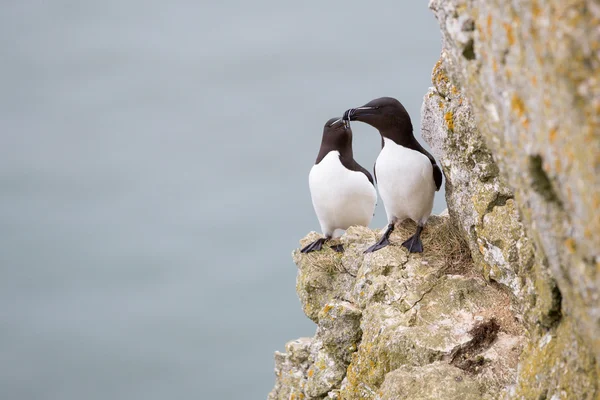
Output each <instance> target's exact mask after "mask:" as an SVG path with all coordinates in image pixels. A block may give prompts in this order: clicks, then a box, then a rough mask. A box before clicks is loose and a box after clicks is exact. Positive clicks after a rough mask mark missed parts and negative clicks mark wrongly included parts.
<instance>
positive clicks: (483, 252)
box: [479, 244, 485, 255]
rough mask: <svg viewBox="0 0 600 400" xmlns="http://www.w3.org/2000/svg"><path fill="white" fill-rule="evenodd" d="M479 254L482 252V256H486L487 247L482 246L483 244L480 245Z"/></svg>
mask: <svg viewBox="0 0 600 400" xmlns="http://www.w3.org/2000/svg"><path fill="white" fill-rule="evenodd" d="M479 252H480V253H481V254H482V255H485V247H483V245H482V244H480V245H479Z"/></svg>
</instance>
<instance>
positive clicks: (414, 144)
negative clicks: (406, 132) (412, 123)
mask: <svg viewBox="0 0 600 400" xmlns="http://www.w3.org/2000/svg"><path fill="white" fill-rule="evenodd" d="M406 147H408V148H410V149H412V150H416V151H418V152H419V153H422V154H423V155H425V156H427V158H429V161H431V165H432V166H433V181H434V182H435V191H436V192H437V191H438V190H440V188H441V187H442V176H443V174H442V170H441V169H440V167H439V166H438V165H437V163H436V162H435V158H433V156H432V155H431V154H429V152H428V151H427V150H425V149H424V148H423V146H421V144H420V143H419V142H418V141H417V139H415V138H414V137H413V138H412V140H410V141H409V142H408V143H407V144H406Z"/></svg>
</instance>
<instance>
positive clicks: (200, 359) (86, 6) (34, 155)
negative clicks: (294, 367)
mask: <svg viewBox="0 0 600 400" xmlns="http://www.w3.org/2000/svg"><path fill="white" fill-rule="evenodd" d="M0 41H1V51H0V65H2V69H1V74H0V88H1V89H2V90H1V91H0V155H1V157H0V273H1V279H0V360H1V363H0V398H1V399H6V400H12V399H15V400H17V399H18V400H29V399H57V400H58V399H61V400H63V399H65V400H70V399H73V400H75V399H86V400H95V399H98V400H106V399H124V400H132V399H144V400H153V399H172V398H194V399H261V398H265V397H266V394H267V393H268V391H269V390H270V389H271V387H272V385H273V382H274V376H273V371H272V369H273V358H272V357H273V351H274V350H277V349H279V350H282V349H283V345H284V343H285V342H286V341H287V340H290V339H294V338H296V337H298V336H307V335H312V334H313V333H314V328H315V327H314V325H313V324H312V322H310V321H309V320H308V319H307V318H306V317H305V316H304V315H303V314H302V311H301V308H300V304H299V302H298V300H297V297H296V294H295V276H296V269H295V266H294V265H293V263H292V261H291V259H290V253H291V251H292V249H294V248H295V247H296V246H297V245H298V239H300V238H301V237H303V236H304V235H305V234H306V233H307V232H308V231H310V230H318V224H317V220H316V218H315V216H314V213H313V210H312V206H311V203H310V195H309V192H308V184H307V176H308V171H309V169H310V167H311V165H312V163H313V162H314V158H315V157H316V154H317V150H318V146H319V143H320V137H321V131H322V126H323V124H324V123H325V121H326V120H327V119H329V118H330V117H333V116H336V115H340V114H341V113H342V112H343V111H344V110H345V109H347V108H349V107H353V106H358V105H361V104H363V103H365V102H367V101H369V100H371V99H372V98H375V97H380V96H384V95H387V96H395V97H397V98H398V99H400V100H401V101H402V102H403V103H404V105H405V106H406V108H407V109H408V111H409V112H410V113H411V115H412V117H413V123H414V125H415V128H416V130H417V131H418V127H419V109H420V106H421V100H422V97H423V95H424V94H425V92H426V90H427V87H428V86H429V85H430V72H431V68H432V66H433V65H434V63H435V61H436V60H437V58H438V56H439V50H440V43H439V33H438V28H437V23H436V21H435V20H434V18H433V16H432V14H431V13H430V12H429V11H428V10H427V4H426V2H425V1H420V2H410V5H409V4H408V2H398V1H391V0H390V1H378V2H364V1H362V2H356V1H333V2H317V1H309V2H295V3H294V4H286V2H280V1H275V0H271V1H263V0H259V1H254V2H244V1H223V2H219V3H217V2H206V1H199V2H198V1H196V2H193V1H185V0H174V1H170V2H167V1H156V0H144V1H142V0H124V1H117V0H107V1H103V2H99V1H90V0H84V1H66V0H55V1H52V2H49V1H41V0H38V1H36V0H19V1H16V0H13V1H6V2H4V4H3V5H2V10H1V12H0ZM353 128H354V133H355V134H354V137H355V155H356V158H357V159H358V161H359V162H360V163H362V164H363V165H365V166H367V167H368V168H370V167H371V166H372V164H373V162H374V160H375V158H376V155H377V152H378V150H379V144H380V140H379V137H378V135H377V133H376V132H375V131H374V130H373V129H372V128H370V127H367V126H364V125H363V126H361V125H359V124H358V123H356V124H354V125H353ZM442 197H443V196H442V195H439V194H438V198H437V200H436V208H435V211H438V212H439V211H441V210H442V209H443V208H444V204H443V198H442ZM380 203H381V202H380ZM384 225H385V216H384V210H383V208H382V206H381V204H380V206H379V208H378V210H377V216H376V218H375V219H374V221H373V224H372V226H373V227H383V226H384Z"/></svg>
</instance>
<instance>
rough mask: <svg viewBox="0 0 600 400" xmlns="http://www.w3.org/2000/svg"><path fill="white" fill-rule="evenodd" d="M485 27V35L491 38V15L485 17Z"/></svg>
mask: <svg viewBox="0 0 600 400" xmlns="http://www.w3.org/2000/svg"><path fill="white" fill-rule="evenodd" d="M486 26H487V34H488V36H490V37H491V36H492V14H489V15H488V16H487V23H486Z"/></svg>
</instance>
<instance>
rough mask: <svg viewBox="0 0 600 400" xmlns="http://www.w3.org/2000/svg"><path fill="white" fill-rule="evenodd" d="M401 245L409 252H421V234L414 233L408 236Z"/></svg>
mask: <svg viewBox="0 0 600 400" xmlns="http://www.w3.org/2000/svg"><path fill="white" fill-rule="evenodd" d="M402 246H404V247H406V248H407V249H408V252H409V253H422V252H423V242H421V235H419V234H417V233H415V234H414V235H412V236H411V237H409V238H408V239H407V240H406V241H405V242H404V243H402Z"/></svg>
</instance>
